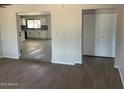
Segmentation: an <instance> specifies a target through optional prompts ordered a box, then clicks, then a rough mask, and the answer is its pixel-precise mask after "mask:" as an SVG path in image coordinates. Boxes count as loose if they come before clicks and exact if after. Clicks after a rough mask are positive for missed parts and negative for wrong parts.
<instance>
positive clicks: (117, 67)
mask: <svg viewBox="0 0 124 93" xmlns="http://www.w3.org/2000/svg"><path fill="white" fill-rule="evenodd" d="M114 68H116V69H118V71H119V74H120V78H121V82H122V85H123V88H124V78H123V76H122V72H121V70H120V67H119V66H116V65H114Z"/></svg>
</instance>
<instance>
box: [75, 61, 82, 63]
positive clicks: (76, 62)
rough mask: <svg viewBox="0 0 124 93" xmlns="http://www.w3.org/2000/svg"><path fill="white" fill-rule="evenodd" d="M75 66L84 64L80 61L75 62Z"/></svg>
mask: <svg viewBox="0 0 124 93" xmlns="http://www.w3.org/2000/svg"><path fill="white" fill-rule="evenodd" d="M74 64H82V62H80V61H74Z"/></svg>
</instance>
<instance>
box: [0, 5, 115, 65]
mask: <svg viewBox="0 0 124 93" xmlns="http://www.w3.org/2000/svg"><path fill="white" fill-rule="evenodd" d="M111 7H112V8H113V7H116V5H64V7H63V8H62V7H61V5H12V6H8V8H3V9H2V10H1V11H0V14H1V18H2V19H1V23H2V24H1V31H2V33H1V34H2V41H4V42H3V43H2V46H3V51H2V52H3V56H8V57H14V58H18V57H19V52H18V43H17V42H18V40H17V27H16V13H17V12H42V11H50V12H51V23H52V25H51V31H52V62H55V63H64V64H74V63H81V61H82V56H81V55H82V53H81V50H82V49H81V45H82V44H81V39H82V37H81V36H82V35H81V33H82V17H81V16H82V9H92V8H93V9H95V8H111Z"/></svg>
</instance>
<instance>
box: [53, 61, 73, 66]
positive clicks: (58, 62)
mask: <svg viewBox="0 0 124 93" xmlns="http://www.w3.org/2000/svg"><path fill="white" fill-rule="evenodd" d="M52 63H55V64H64V65H75V63H70V62H62V61H61V62H60V61H52Z"/></svg>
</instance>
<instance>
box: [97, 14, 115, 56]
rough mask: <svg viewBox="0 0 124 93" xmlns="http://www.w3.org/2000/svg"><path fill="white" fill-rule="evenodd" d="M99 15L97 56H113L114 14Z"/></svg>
mask: <svg viewBox="0 0 124 93" xmlns="http://www.w3.org/2000/svg"><path fill="white" fill-rule="evenodd" d="M98 15H99V56H103V57H114V54H115V53H114V50H115V30H116V28H115V27H116V16H115V14H98Z"/></svg>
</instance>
